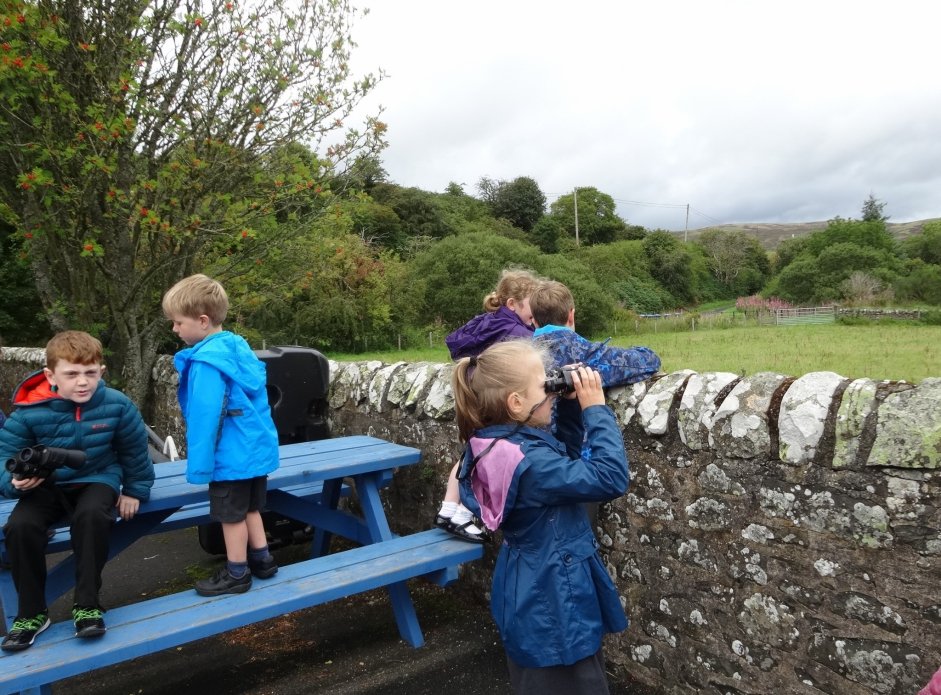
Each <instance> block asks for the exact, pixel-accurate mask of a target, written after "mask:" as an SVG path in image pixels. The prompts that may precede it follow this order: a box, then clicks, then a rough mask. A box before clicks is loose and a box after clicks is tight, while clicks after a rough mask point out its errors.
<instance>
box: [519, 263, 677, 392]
mask: <svg viewBox="0 0 941 695" xmlns="http://www.w3.org/2000/svg"><path fill="white" fill-rule="evenodd" d="M529 305H530V308H531V309H532V312H533V321H534V322H535V323H536V331H535V333H534V334H533V339H534V340H535V341H536V342H537V343H540V344H543V345H545V346H546V348H547V350H548V352H549V355H550V357H551V359H552V363H551V366H552V367H554V368H559V367H563V366H565V365H568V364H577V363H581V364H584V365H586V366H588V367H591V368H592V369H595V370H597V371H598V373H599V374H601V381H602V386H604V388H611V387H613V386H624V385H626V384H633V383H635V382H638V381H644V380H645V379H649V378H650V377H652V376H653V375H654V374H656V373H657V372H658V371H659V370H660V358H659V357H658V356H657V355H656V353H654V351H653V350H651V349H650V348H647V347H639V346H634V347H629V348H625V347H615V346H613V345H608V341H607V340H605V341H604V342H601V343H596V342H592V341H591V340H587V339H585V338H583V337H582V336H580V335H579V334H578V333H576V332H575V300H574V298H573V297H572V293H571V292H570V291H569V288H568V287H566V286H565V285H563V284H562V283H561V282H556V281H555V280H544V281H542V282H541V283H539V285H537V286H536V289H535V290H534V291H533V293H532V295H531V296H530V298H529Z"/></svg>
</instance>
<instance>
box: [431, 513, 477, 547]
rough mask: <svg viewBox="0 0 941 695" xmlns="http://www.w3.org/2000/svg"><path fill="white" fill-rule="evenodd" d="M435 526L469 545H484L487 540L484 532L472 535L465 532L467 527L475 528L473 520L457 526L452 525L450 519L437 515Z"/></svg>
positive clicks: (452, 522) (469, 532)
mask: <svg viewBox="0 0 941 695" xmlns="http://www.w3.org/2000/svg"><path fill="white" fill-rule="evenodd" d="M435 526H437V527H438V528H440V529H444V530H445V531H447V532H448V533H450V534H451V535H452V536H457V537H458V538H460V539H461V540H462V541H468V542H469V543H486V542H487V540H488V538H489V536H488V535H487V532H486V531H481V532H480V533H473V532H471V531H468V530H467V529H468V527H469V526H475V524H474V519H471V520H470V521H466V522H464V523H463V524H460V525H459V524H456V523H454V521H453V520H452V519H447V518H445V517H443V516H441V515H440V514H439V515H438V516H436V517H435Z"/></svg>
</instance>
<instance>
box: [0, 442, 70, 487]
mask: <svg viewBox="0 0 941 695" xmlns="http://www.w3.org/2000/svg"><path fill="white" fill-rule="evenodd" d="M83 465H85V452H84V451H81V450H80V449H60V448H58V447H54V446H43V445H41V444H40V445H37V446H28V447H26V448H25V449H21V450H20V451H19V453H17V455H16V458H12V459H7V464H6V466H7V470H8V471H10V474H11V475H12V476H13V477H14V478H16V479H17V480H25V479H26V478H48V477H49V476H50V475H52V473H53V471H55V470H56V469H57V468H62V467H63V466H65V467H66V468H81V467H82V466H83Z"/></svg>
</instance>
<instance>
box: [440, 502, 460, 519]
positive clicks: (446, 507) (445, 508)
mask: <svg viewBox="0 0 941 695" xmlns="http://www.w3.org/2000/svg"><path fill="white" fill-rule="evenodd" d="M457 505H458V503H457V502H442V503H441V509H440V510H439V511H438V516H440V517H442V518H444V519H450V518H451V517H453V516H454V512H456V511H457Z"/></svg>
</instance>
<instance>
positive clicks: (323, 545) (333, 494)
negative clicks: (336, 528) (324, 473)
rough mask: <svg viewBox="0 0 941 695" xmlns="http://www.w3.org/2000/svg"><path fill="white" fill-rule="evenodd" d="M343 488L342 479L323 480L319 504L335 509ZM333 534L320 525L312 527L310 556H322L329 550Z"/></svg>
mask: <svg viewBox="0 0 941 695" xmlns="http://www.w3.org/2000/svg"><path fill="white" fill-rule="evenodd" d="M342 489H343V479H342V478H339V479H335V480H325V481H324V482H323V492H321V493H320V501H321V505H322V506H324V507H326V508H327V509H336V508H337V505H338V504H339V503H340V492H341V491H342ZM332 539H333V534H332V533H330V532H329V531H325V530H324V529H323V528H321V527H319V526H318V527H316V528H315V529H314V539H313V541H312V542H311V544H310V556H311V557H312V558H313V557H323V556H324V555H326V554H327V553H329V552H330V541H331V540H332Z"/></svg>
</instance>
